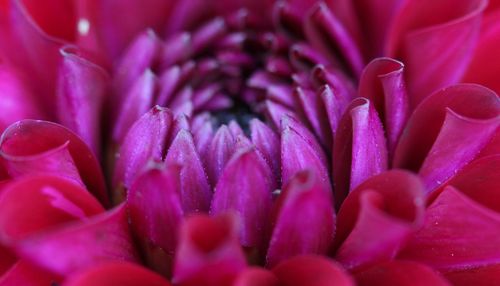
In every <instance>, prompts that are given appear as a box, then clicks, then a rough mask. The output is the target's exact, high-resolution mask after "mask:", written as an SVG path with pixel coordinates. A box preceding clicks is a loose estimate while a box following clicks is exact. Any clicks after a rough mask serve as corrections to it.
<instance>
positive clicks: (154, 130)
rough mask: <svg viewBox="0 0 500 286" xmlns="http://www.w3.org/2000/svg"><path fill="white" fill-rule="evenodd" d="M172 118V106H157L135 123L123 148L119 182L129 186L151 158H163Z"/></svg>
mask: <svg viewBox="0 0 500 286" xmlns="http://www.w3.org/2000/svg"><path fill="white" fill-rule="evenodd" d="M172 120H173V118H172V113H171V112H170V111H169V110H168V109H164V108H161V107H159V106H155V107H153V109H151V110H150V111H149V112H148V113H146V114H144V115H143V116H142V117H141V118H140V119H139V120H137V121H136V122H135V123H134V125H132V127H131V128H130V130H129V131H128V133H127V136H125V139H124V140H123V144H122V146H121V147H120V150H119V157H118V160H117V162H116V167H115V170H114V178H113V181H114V185H115V186H118V184H120V183H122V184H123V185H124V186H125V187H126V188H129V187H130V185H131V184H132V182H133V181H134V179H135V177H136V176H137V175H138V174H139V173H140V172H141V171H142V169H143V168H144V167H145V166H146V163H147V162H148V161H149V160H152V159H153V160H154V159H156V160H161V159H162V156H163V154H164V152H165V149H166V146H165V145H166V141H167V136H168V133H169V130H170V129H171V126H172Z"/></svg>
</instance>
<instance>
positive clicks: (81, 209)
mask: <svg viewBox="0 0 500 286" xmlns="http://www.w3.org/2000/svg"><path fill="white" fill-rule="evenodd" d="M27 209H29V210H30V211H26V210H27ZM102 212H104V209H103V207H102V206H101V205H100V204H99V202H98V201H97V200H96V199H95V198H94V197H93V196H92V195H91V194H90V193H89V192H87V190H85V189H83V188H82V187H81V186H80V185H77V184H75V183H73V182H72V181H69V180H66V179H64V178H62V177H56V176H52V175H36V176H27V177H23V178H20V179H18V180H15V181H13V182H12V183H10V184H8V185H7V186H5V188H4V190H3V191H2V194H1V196H0V229H1V231H0V239H1V240H2V241H3V242H8V243H10V242H12V243H14V242H16V241H18V240H20V239H23V238H26V237H29V236H32V235H35V234H37V233H40V232H43V231H46V230H47V229H50V228H53V227H55V226H61V225H63V224H65V223H68V222H72V221H79V220H84V219H85V218H86V217H88V216H93V215H97V214H100V213H102Z"/></svg>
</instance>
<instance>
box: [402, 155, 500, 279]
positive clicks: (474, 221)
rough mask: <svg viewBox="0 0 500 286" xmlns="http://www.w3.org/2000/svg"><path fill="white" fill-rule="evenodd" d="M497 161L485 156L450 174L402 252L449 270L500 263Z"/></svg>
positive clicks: (499, 205) (493, 157) (404, 255)
mask: <svg viewBox="0 0 500 286" xmlns="http://www.w3.org/2000/svg"><path fill="white" fill-rule="evenodd" d="M499 163H500V156H491V157H484V158H482V159H479V160H477V161H474V162H472V163H470V164H469V165H468V166H467V167H465V168H464V169H463V170H461V171H460V172H459V173H458V174H457V175H456V177H454V178H453V179H451V180H450V181H449V182H448V183H447V184H449V185H447V186H445V187H443V190H442V191H441V190H440V191H439V194H438V195H437V198H436V199H435V200H434V201H433V202H432V204H431V205H430V206H429V207H428V209H427V212H426V216H425V223H424V227H423V228H422V229H421V230H420V231H419V232H418V233H417V234H416V235H415V236H414V237H413V238H412V239H411V240H410V242H409V245H408V246H407V247H406V248H405V249H404V250H403V252H402V253H401V254H400V256H401V257H407V258H411V259H413V260H417V261H422V262H424V263H427V264H429V265H431V266H433V267H435V268H438V269H441V270H446V271H450V270H467V269H472V268H477V267H482V266H484V265H492V264H497V263H499V261H500V253H499V251H498V249H497V245H498V243H499V242H498V237H499V235H498V229H499V225H500V214H499V211H500V200H499V199H498V198H497V195H496V193H497V190H498V188H499V186H500V181H499V177H498V172H499V171H500V164H499ZM462 189H463V191H462ZM437 192H438V191H436V193H437ZM471 230H473V231H471ZM478 233H480V234H481V235H478Z"/></svg>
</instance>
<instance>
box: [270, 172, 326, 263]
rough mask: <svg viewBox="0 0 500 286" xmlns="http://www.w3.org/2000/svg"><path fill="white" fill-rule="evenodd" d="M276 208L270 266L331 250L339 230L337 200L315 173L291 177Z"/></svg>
mask: <svg viewBox="0 0 500 286" xmlns="http://www.w3.org/2000/svg"><path fill="white" fill-rule="evenodd" d="M275 207H276V209H275V219H274V229H273V233H272V236H271V241H270V243H269V249H268V252H267V265H269V266H271V267H273V266H275V265H276V264H278V263H279V262H281V261H284V260H286V259H288V258H290V257H293V256H296V255H301V254H324V253H326V252H327V251H328V250H329V248H330V247H331V244H332V242H333V234H334V230H335V212H334V209H333V200H332V195H331V192H330V191H328V190H325V188H324V186H323V184H322V181H321V179H320V178H319V177H318V175H317V174H316V173H315V172H313V171H302V172H299V173H297V174H296V175H295V176H294V177H293V178H291V180H290V182H289V183H288V184H287V185H286V186H285V189H284V192H283V193H282V194H281V195H280V196H279V197H278V201H277V202H276V205H275Z"/></svg>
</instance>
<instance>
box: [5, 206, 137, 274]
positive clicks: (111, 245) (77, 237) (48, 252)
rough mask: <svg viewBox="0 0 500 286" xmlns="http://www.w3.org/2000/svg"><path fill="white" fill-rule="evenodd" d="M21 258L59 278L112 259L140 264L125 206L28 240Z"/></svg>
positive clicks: (20, 246) (21, 246)
mask: <svg viewBox="0 0 500 286" xmlns="http://www.w3.org/2000/svg"><path fill="white" fill-rule="evenodd" d="M15 248H16V252H17V253H18V254H19V256H21V257H23V258H25V259H29V260H30V261H33V262H34V263H36V264H38V265H40V266H42V267H44V268H47V269H49V270H51V271H53V272H55V273H58V274H60V275H68V274H70V273H73V272H75V271H80V270H83V269H85V268H88V267H91V266H93V265H95V264H96V263H99V262H104V261H112V260H125V261H132V262H135V261H137V258H136V253H135V250H134V246H133V242H132V238H131V236H130V231H129V229H128V218H127V212H126V208H125V207H124V205H121V206H119V207H117V208H116V209H113V210H111V211H110V212H107V213H104V214H101V215H99V216H94V217H92V218H91V219H89V220H87V221H85V222H82V223H75V224H72V225H68V226H67V227H64V228H61V229H57V230H54V231H51V232H46V233H44V234H40V235H37V236H33V237H31V238H28V239H25V240H23V241H21V242H19V243H18V244H16V246H15Z"/></svg>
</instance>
